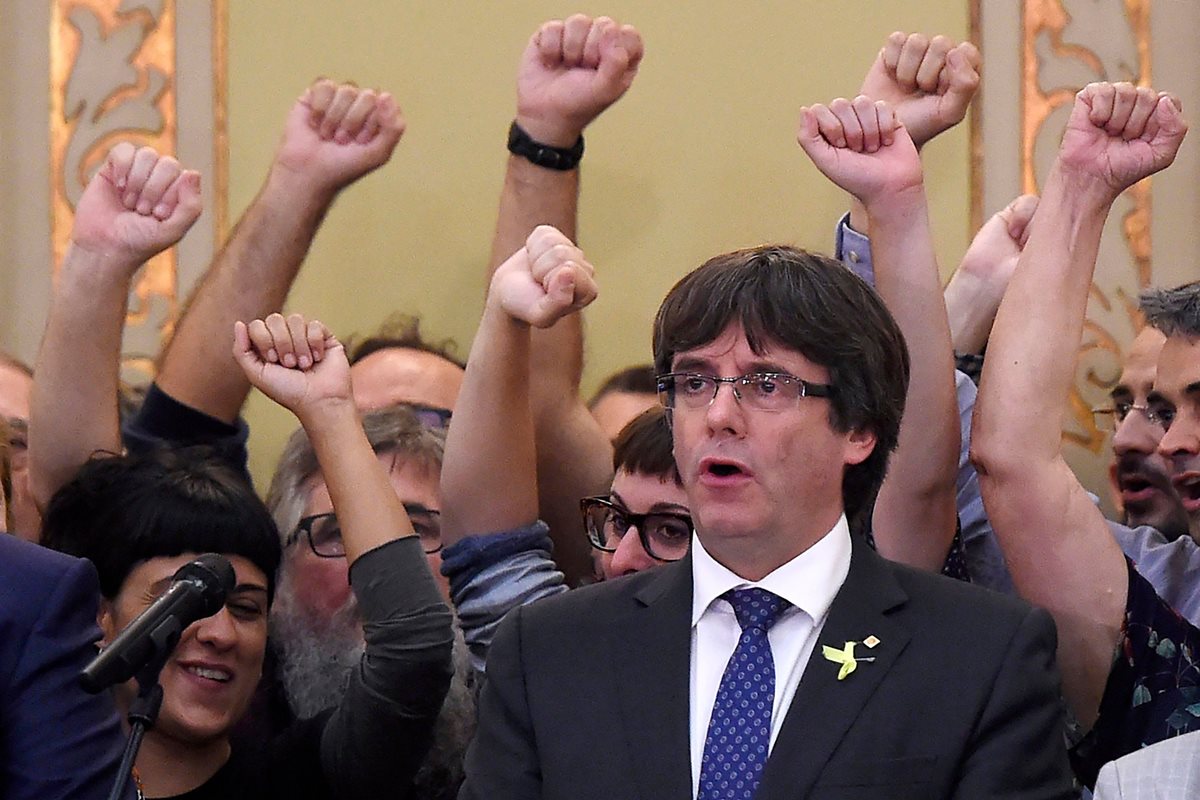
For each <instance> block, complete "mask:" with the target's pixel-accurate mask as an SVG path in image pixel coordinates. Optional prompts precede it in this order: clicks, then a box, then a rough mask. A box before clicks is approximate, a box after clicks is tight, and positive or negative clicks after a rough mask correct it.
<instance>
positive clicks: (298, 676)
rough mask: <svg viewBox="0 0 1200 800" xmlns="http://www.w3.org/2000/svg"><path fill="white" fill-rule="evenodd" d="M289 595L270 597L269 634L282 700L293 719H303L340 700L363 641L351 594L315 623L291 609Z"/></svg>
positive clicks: (356, 604)
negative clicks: (277, 668) (340, 605)
mask: <svg viewBox="0 0 1200 800" xmlns="http://www.w3.org/2000/svg"><path fill="white" fill-rule="evenodd" d="M290 599H291V598H290V595H288V594H286V593H283V592H281V593H280V596H279V598H278V599H277V600H276V603H275V606H276V607H275V608H274V609H273V613H272V614H271V635H272V639H273V640H274V643H275V647H276V650H277V652H278V655H279V671H278V677H279V680H280V682H281V683H282V684H283V691H284V693H285V694H286V695H287V699H288V705H289V706H291V709H292V713H294V714H295V715H296V717H297V718H299V719H309V718H311V717H315V716H317V715H318V714H320V713H321V712H322V711H324V710H325V709H327V708H333V707H335V706H336V705H337V704H338V703H340V702H341V700H342V696H343V695H344V694H345V693H346V687H347V686H348V685H349V683H350V675H351V671H352V670H353V669H354V668H355V667H357V666H358V664H359V662H360V661H361V660H362V655H363V650H364V649H365V647H366V645H365V644H364V642H363V638H362V624H361V623H360V622H359V619H358V602H357V600H355V598H354V595H350V598H349V599H348V600H347V601H346V603H345V604H344V605H343V606H342V607H341V608H339V609H338V610H337V611H335V612H334V613H333V616H331V617H330V618H329V619H328V620H322V621H319V622H314V621H312V620H309V619H306V618H304V617H303V616H302V615H301V614H299V613H297V612H296V611H295V609H294V607H293V604H292V603H291V602H289V600H290Z"/></svg>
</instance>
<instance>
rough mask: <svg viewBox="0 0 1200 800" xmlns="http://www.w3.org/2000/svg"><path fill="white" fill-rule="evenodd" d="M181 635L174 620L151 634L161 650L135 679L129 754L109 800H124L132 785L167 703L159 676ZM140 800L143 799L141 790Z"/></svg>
mask: <svg viewBox="0 0 1200 800" xmlns="http://www.w3.org/2000/svg"><path fill="white" fill-rule="evenodd" d="M179 634H180V630H179V623H178V621H177V620H174V619H171V620H165V621H164V623H163V624H162V625H160V626H159V627H158V628H157V629H155V631H154V633H153V634H151V638H152V639H153V640H154V641H155V643H156V644H157V645H158V646H157V647H156V648H155V652H154V656H153V657H152V658H151V659H150V660H149V661H148V662H146V665H145V666H144V667H142V668H141V670H139V671H138V673H137V675H136V676H135V677H136V679H137V684H138V692H137V696H136V697H135V698H134V699H133V702H131V703H130V704H129V713H128V714H127V715H126V718H127V719H128V720H129V740H128V741H127V742H126V743H125V753H124V754H123V755H122V756H121V766H120V768H119V769H118V770H117V779H116V781H115V782H114V783H113V788H112V793H111V794H109V796H108V800H121V797H122V795H124V793H125V787H126V786H127V785H128V784H129V778H130V776H131V775H132V774H133V762H134V760H135V759H136V758H137V754H138V750H139V749H140V748H141V746H142V737H143V736H145V735H146V731H148V730H150V729H151V728H153V727H154V723H155V722H157V721H158V712H159V710H161V709H162V701H163V690H162V686H161V685H159V682H158V676H159V673H161V672H162V668H163V666H165V665H166V663H167V659H168V658H170V657H171V653H172V652H173V651H174V650H175V645H176V644H178V643H179ZM138 797H139V798H140V797H141V791H140V790H139V791H138Z"/></svg>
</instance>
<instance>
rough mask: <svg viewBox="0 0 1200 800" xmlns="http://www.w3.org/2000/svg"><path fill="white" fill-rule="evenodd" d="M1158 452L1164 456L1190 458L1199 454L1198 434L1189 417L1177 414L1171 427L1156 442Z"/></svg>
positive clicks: (1199, 438)
mask: <svg viewBox="0 0 1200 800" xmlns="http://www.w3.org/2000/svg"><path fill="white" fill-rule="evenodd" d="M1158 452H1159V453H1161V454H1162V455H1164V456H1167V457H1171V456H1190V455H1196V454H1197V453H1200V432H1198V431H1197V426H1196V422H1195V420H1193V419H1192V418H1191V417H1190V415H1185V414H1184V413H1183V412H1182V411H1180V412H1178V413H1177V414H1176V416H1175V419H1174V421H1173V422H1172V423H1171V427H1169V428H1167V431H1166V433H1164V434H1163V435H1162V439H1160V440H1159V442H1158Z"/></svg>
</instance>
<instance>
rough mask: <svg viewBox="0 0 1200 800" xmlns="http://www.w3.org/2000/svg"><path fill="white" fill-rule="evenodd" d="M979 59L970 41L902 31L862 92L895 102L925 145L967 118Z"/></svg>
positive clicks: (890, 40)
mask: <svg viewBox="0 0 1200 800" xmlns="http://www.w3.org/2000/svg"><path fill="white" fill-rule="evenodd" d="M980 63H981V59H980V57H979V50H978V49H976V47H975V45H973V44H971V43H970V42H963V43H961V44H955V43H954V42H953V41H952V40H951V39H948V38H947V37H945V36H934V37H933V38H932V39H930V38H929V37H927V36H924V35H922V34H919V33H913V34H904V33H900V32H899V31H897V32H896V33H893V34H892V35H891V36H889V37H888V39H887V42H886V43H885V44H884V46H883V49H882V50H880V51H879V55H878V56H877V57H876V58H875V63H874V64H872V65H871V69H870V70H869V71H868V72H867V77H866V78H864V79H863V85H862V89H860V90H859V91H860V93H861V94H864V95H866V96H867V97H869V98H871V99H872V100H885V101H887V102H888V103H890V104H891V106H892V108H893V109H894V110H895V112H896V117H897V118H898V119H899V120H900V122H901V124H903V125H904V127H905V128H907V129H908V135H909V136H911V137H912V140H913V143H914V144H915V145H916V146H917V147H921V146H922V145H924V144H925V142H927V141H929V140H930V139H932V138H933V137H935V136H937V135H938V134H939V133H941V132H942V131H944V130H946V129H948V128H952V127H954V126H955V125H957V124H958V123H959V122H962V120H963V117H964V116H966V113H967V107H968V106H970V104H971V98H973V97H974V96H975V91H976V90H977V89H978V88H979V67H980Z"/></svg>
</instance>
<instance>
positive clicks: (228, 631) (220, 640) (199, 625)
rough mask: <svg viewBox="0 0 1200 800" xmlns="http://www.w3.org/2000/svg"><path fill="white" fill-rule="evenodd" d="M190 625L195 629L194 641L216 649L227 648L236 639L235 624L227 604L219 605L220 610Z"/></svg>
mask: <svg viewBox="0 0 1200 800" xmlns="http://www.w3.org/2000/svg"><path fill="white" fill-rule="evenodd" d="M192 626H193V628H194V629H195V636H196V641H198V642H202V643H204V644H208V645H211V646H213V647H215V648H216V649H218V650H227V649H229V648H230V647H233V645H234V643H235V642H236V641H237V624H236V623H235V621H234V619H233V614H232V613H230V611H229V607H228V606H221V610H220V611H218V612H217V613H216V614H213V615H212V616H211V617H205V618H204V619H202V620H199V621H198V622H194V623H192ZM185 633H186V632H185Z"/></svg>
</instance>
